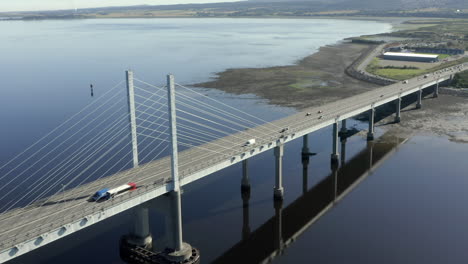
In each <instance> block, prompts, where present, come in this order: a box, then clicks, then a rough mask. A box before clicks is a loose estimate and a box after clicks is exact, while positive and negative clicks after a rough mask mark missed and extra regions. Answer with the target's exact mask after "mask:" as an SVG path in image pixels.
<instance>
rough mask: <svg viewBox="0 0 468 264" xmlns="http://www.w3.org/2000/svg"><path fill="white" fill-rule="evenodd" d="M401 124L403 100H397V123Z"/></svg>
mask: <svg viewBox="0 0 468 264" xmlns="http://www.w3.org/2000/svg"><path fill="white" fill-rule="evenodd" d="M400 122H401V98H398V99H396V112H395V123H400Z"/></svg>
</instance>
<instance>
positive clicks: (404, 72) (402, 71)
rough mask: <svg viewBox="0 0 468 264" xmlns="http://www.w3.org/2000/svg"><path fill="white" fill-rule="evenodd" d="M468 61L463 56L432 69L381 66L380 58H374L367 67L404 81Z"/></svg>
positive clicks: (376, 73)
mask: <svg viewBox="0 0 468 264" xmlns="http://www.w3.org/2000/svg"><path fill="white" fill-rule="evenodd" d="M465 62H468V58H463V59H460V60H456V61H450V62H446V63H442V64H439V65H438V66H437V67H433V68H431V69H414V67H406V68H405V67H402V68H397V67H394V68H392V67H380V66H379V59H378V58H374V59H373V60H372V62H371V63H369V65H368V66H367V68H366V71H367V72H368V73H371V74H374V75H378V76H382V77H385V78H389V79H394V80H399V81H403V80H406V79H410V78H413V77H416V76H419V75H423V74H426V73H431V72H435V71H438V70H441V69H443V68H447V67H451V66H454V65H457V64H460V63H465Z"/></svg>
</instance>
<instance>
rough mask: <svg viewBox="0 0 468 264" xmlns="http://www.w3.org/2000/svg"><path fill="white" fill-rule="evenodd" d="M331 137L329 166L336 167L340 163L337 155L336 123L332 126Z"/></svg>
mask: <svg viewBox="0 0 468 264" xmlns="http://www.w3.org/2000/svg"><path fill="white" fill-rule="evenodd" d="M332 137H333V148H332V154H331V165H332V167H333V166H338V165H339V163H340V160H339V159H340V155H339V153H338V139H339V135H338V122H335V123H334V124H333V132H332Z"/></svg>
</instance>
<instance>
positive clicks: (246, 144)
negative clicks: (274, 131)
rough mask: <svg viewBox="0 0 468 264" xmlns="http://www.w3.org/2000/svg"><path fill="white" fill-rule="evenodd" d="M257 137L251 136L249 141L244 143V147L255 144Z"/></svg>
mask: <svg viewBox="0 0 468 264" xmlns="http://www.w3.org/2000/svg"><path fill="white" fill-rule="evenodd" d="M255 142H256V141H255V138H251V139H249V140H247V142H245V143H244V147H247V146H251V145H253V144H255Z"/></svg>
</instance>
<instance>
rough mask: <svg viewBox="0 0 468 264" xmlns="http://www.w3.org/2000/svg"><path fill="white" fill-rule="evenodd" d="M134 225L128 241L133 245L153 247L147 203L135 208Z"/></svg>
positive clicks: (127, 238)
mask: <svg viewBox="0 0 468 264" xmlns="http://www.w3.org/2000/svg"><path fill="white" fill-rule="evenodd" d="M133 211H134V225H133V229H132V230H131V233H130V235H129V236H127V237H126V242H127V243H128V244H130V245H133V246H138V247H143V248H152V243H153V238H152V236H151V233H150V228H149V209H148V206H147V204H142V205H139V206H137V207H135V208H134V209H133Z"/></svg>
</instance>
